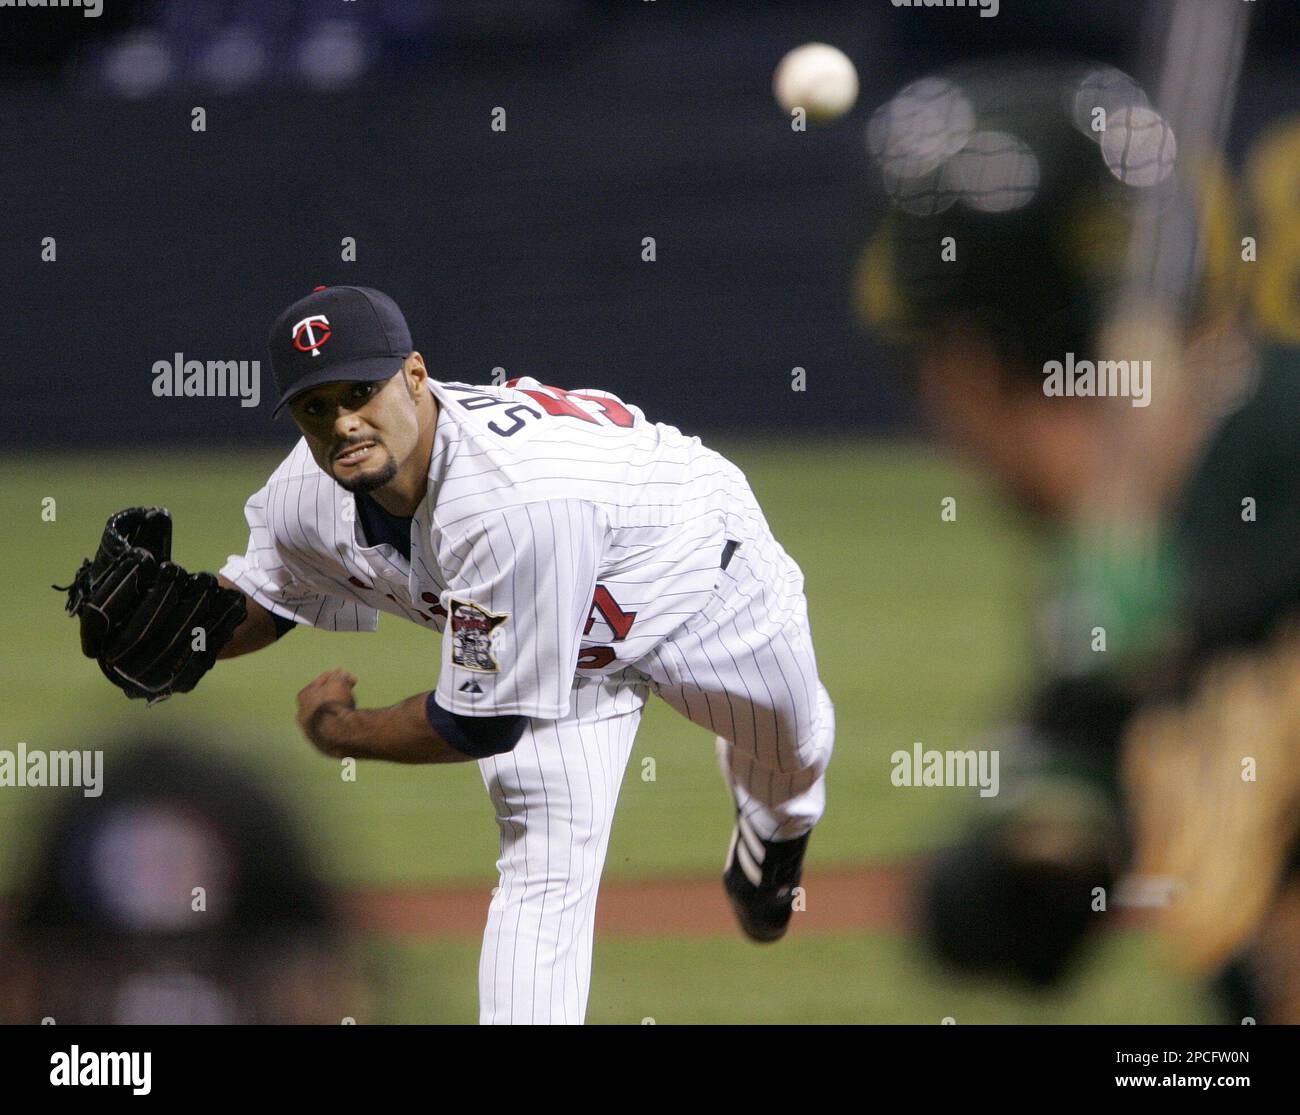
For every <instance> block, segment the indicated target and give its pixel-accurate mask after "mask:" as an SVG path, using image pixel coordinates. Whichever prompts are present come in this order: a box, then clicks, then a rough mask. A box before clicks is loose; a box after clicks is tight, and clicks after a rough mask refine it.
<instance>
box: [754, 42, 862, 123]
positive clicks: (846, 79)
mask: <svg viewBox="0 0 1300 1115" xmlns="http://www.w3.org/2000/svg"><path fill="white" fill-rule="evenodd" d="M772 92H773V93H774V94H775V95H776V99H777V101H778V102H779V103H780V105H781V107H782V108H784V109H785V110H786V112H790V111H792V110H793V109H795V108H802V109H803V110H804V111H805V112H806V113H807V114H808V119H809V120H813V121H818V122H823V121H827V120H834V119H835V118H836V117H838V116H843V115H844V114H845V113H846V112H848V111H849V109H851V108H852V107H853V102H854V101H856V100H857V99H858V71H857V69H856V68H855V67H854V65H853V63H852V62H850V61H849V57H848V55H847V54H845V53H844V52H843V51H842V50H838V49H837V48H835V47H833V46H831V45H830V44H829V43H805V44H804V45H803V46H799V47H795V48H794V50H792V51H790V53H789V54H787V55H786V56H785V57H784V58H782V59H781V62H780V64H779V65H778V66H777V67H776V73H775V74H774V75H773V76H772Z"/></svg>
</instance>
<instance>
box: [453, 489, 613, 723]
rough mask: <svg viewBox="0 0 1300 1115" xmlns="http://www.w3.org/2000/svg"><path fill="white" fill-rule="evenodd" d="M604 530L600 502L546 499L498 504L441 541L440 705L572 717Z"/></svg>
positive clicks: (469, 711)
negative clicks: (500, 507) (443, 610)
mask: <svg viewBox="0 0 1300 1115" xmlns="http://www.w3.org/2000/svg"><path fill="white" fill-rule="evenodd" d="M608 531H609V521H608V519H607V518H606V516H605V513H604V512H603V511H602V510H601V509H600V508H599V507H598V506H597V505H595V504H592V503H588V502H586V501H583V500H548V501H546V502H544V503H532V504H524V505H521V506H519V507H511V508H507V509H504V510H498V511H492V512H490V513H489V514H486V515H484V516H483V517H482V518H481V519H476V520H475V521H473V522H472V523H470V524H467V528H466V529H465V530H464V532H463V533H460V534H459V535H458V537H456V538H455V539H454V540H447V541H445V542H444V546H445V557H444V559H443V560H444V568H446V569H448V570H449V571H450V573H449V576H448V579H447V589H446V591H445V592H444V593H443V594H442V600H441V602H442V606H443V607H444V608H446V610H447V624H446V627H445V629H444V632H443V637H442V671H441V673H440V674H439V675H438V687H437V689H436V690H435V696H436V699H437V701H438V704H440V705H441V706H442V707H443V708H444V709H446V710H447V711H448V712H454V713H459V714H461V715H464V716H506V715H510V714H514V715H519V716H528V717H534V718H537V719H541V720H556V719H559V718H560V717H562V716H565V715H567V714H568V711H569V702H570V698H571V690H572V688H573V679H574V674H575V671H576V670H577V667H578V651H579V644H580V643H581V641H582V635H583V627H584V625H585V624H586V621H587V617H588V615H589V613H590V611H591V602H592V597H593V594H594V593H595V590H596V579H597V576H598V570H599V566H600V560H601V556H602V554H603V552H604V546H605V540H606V537H607V535H608Z"/></svg>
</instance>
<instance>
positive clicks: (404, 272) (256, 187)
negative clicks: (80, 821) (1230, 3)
mask: <svg viewBox="0 0 1300 1115" xmlns="http://www.w3.org/2000/svg"><path fill="white" fill-rule="evenodd" d="M219 7H220V6H218V8H219ZM232 7H234V8H240V7H243V8H244V10H245V12H246V13H247V18H249V19H250V20H256V19H259V18H261V19H263V20H265V19H266V18H267V17H266V13H267V12H273V13H275V14H276V16H277V18H278V19H280V23H278V24H276V26H275V27H274V28H271V29H270V30H268V31H267V37H266V41H267V42H269V43H273V44H279V45H278V46H277V48H276V49H278V50H280V52H281V53H280V54H273V55H272V57H271V59H270V63H269V65H268V67H267V69H266V74H265V79H264V80H262V81H259V82H256V83H252V84H250V86H249V87H248V88H247V89H245V90H242V91H234V92H219V91H217V90H215V89H213V88H211V87H210V86H208V87H205V85H204V83H203V81H202V80H201V78H200V77H198V76H194V75H196V74H199V73H200V71H201V66H199V64H198V63H197V62H195V59H196V58H198V54H197V53H196V51H197V47H196V46H195V44H202V43H203V42H204V41H206V40H205V38H204V36H205V35H209V34H210V33H211V31H212V28H213V27H216V26H218V25H219V24H220V22H221V20H222V19H223V18H227V17H228V11H229V9H227V17H223V16H221V15H220V14H219V13H218V14H215V15H213V14H211V13H210V12H209V16H210V19H209V22H208V23H205V22H203V19H207V18H209V17H208V16H204V14H203V13H204V12H208V11H209V10H208V8H207V7H205V6H204V5H202V4H180V3H178V4H176V5H174V6H173V7H172V8H170V9H164V8H158V7H156V6H154V5H150V4H136V5H128V6H125V7H120V8H119V9H117V12H116V14H113V13H111V12H106V18H105V20H104V21H103V22H102V24H100V25H98V26H96V27H94V28H90V29H89V30H87V25H89V24H96V23H97V21H94V20H84V19H82V20H81V22H77V20H78V19H79V18H80V16H79V14H76V13H57V14H56V13H39V14H40V15H42V16H44V17H45V19H46V20H47V22H46V23H42V22H41V21H40V20H38V19H36V18H35V17H36V16H37V14H38V13H36V12H33V11H27V12H17V13H15V12H14V11H12V10H9V11H5V12H3V13H0V19H9V18H10V17H11V16H13V15H18V16H22V17H24V19H25V22H22V23H15V25H14V27H15V29H16V30H17V31H19V32H21V34H19V35H17V36H10V37H9V38H8V39H7V40H6V42H7V44H8V45H7V46H6V47H5V53H6V63H7V67H6V70H5V76H6V78H7V85H6V87H5V88H4V90H3V94H4V95H3V97H2V98H0V135H2V136H3V137H4V140H5V143H4V150H5V152H6V157H5V158H4V159H3V160H0V197H2V198H3V213H2V214H0V358H2V359H3V361H4V369H5V378H6V381H7V382H8V383H9V384H11V385H13V386H14V389H15V390H16V392H17V394H16V396H15V395H14V394H13V393H11V394H10V398H11V400H12V399H14V398H16V399H17V401H18V403H19V404H20V406H19V411H18V417H17V421H16V422H15V423H14V425H15V426H16V429H17V436H18V438H19V440H20V441H22V442H25V443H29V444H34V445H45V446H59V447H75V446H78V445H89V444H96V445H99V444H117V445H123V446H134V445H138V444H140V443H142V442H148V443H152V442H161V441H166V442H178V441H184V442H197V441H209V440H210V441H213V442H217V443H227V444H231V443H235V442H239V443H243V442H245V441H247V440H248V439H259V440H260V439H267V440H272V441H284V440H288V439H289V438H290V437H292V436H293V430H292V426H291V424H290V423H289V421H288V420H287V419H282V420H281V421H280V422H279V423H275V424H273V423H272V422H271V420H270V417H269V415H270V409H271V405H272V404H271V399H272V396H273V394H274V388H273V385H272V383H271V380H270V369H269V364H268V362H267V359H266V355H265V340H266V330H267V327H268V325H269V323H270V321H271V320H272V319H273V318H274V316H275V315H276V313H277V312H278V311H279V310H280V309H281V308H282V307H283V306H284V305H285V304H287V303H288V302H289V301H291V300H293V299H295V298H297V297H299V296H300V295H301V294H303V293H305V292H306V291H307V290H308V289H310V288H311V287H312V286H314V285H316V284H318V283H329V284H335V283H345V282H350V283H359V284H363V285H372V286H378V287H380V288H382V289H384V290H386V291H388V292H389V293H391V294H392V295H393V296H394V297H395V298H396V299H397V300H398V302H399V304H401V305H402V306H403V307H404V309H405V311H406V313H407V316H408V319H409V320H410V323H411V327H412V331H413V333H414V335H415V340H416V344H417V346H418V347H419V348H420V350H421V351H422V352H423V353H424V354H425V356H426V359H427V360H428V361H429V363H430V365H431V367H432V369H433V370H434V374H435V375H436V376H438V377H439V378H446V379H465V380H470V381H486V380H487V379H488V378H490V376H491V372H492V369H493V368H494V367H496V366H501V367H504V368H505V369H506V371H507V373H508V374H509V375H512V376H514V375H524V374H532V375H535V376H537V377H538V378H540V379H542V380H544V381H546V382H551V383H555V384H558V385H560V386H566V387H585V386H598V387H606V388H609V389H611V390H614V391H617V392H619V393H621V394H622V395H624V396H625V397H626V398H628V399H629V400H631V401H633V402H636V403H638V404H639V405H641V406H642V407H643V408H644V409H645V410H646V412H647V414H649V415H650V417H652V418H655V419H661V420H664V421H670V422H674V423H677V424H679V425H681V426H683V427H684V428H687V429H689V430H691V431H699V432H704V433H708V432H714V431H722V430H771V431H779V430H804V431H806V430H827V431H830V430H841V431H842V430H862V431H871V430H884V429H892V428H896V427H897V426H898V425H899V423H900V422H906V421H907V409H906V406H905V404H904V402H903V401H902V400H901V399H900V397H899V395H898V393H897V392H895V391H894V390H892V389H891V386H890V379H891V363H890V361H891V358H890V355H889V354H888V353H886V352H884V351H882V350H880V349H878V348H877V347H876V346H875V345H873V344H872V343H871V342H869V341H868V340H867V338H865V337H864V335H863V334H862V333H861V332H860V331H859V329H858V328H857V327H856V325H855V324H854V321H853V318H852V314H851V307H850V284H849V276H850V273H851V267H852V262H853V258H854V253H855V249H856V248H857V247H858V246H859V245H860V243H861V241H862V239H863V236H864V233H865V221H866V217H867V214H866V212H865V209H864V197H865V189H864V183H865V181H866V172H867V156H866V152H865V147H864V143H863V125H864V123H865V120H866V117H867V115H868V114H869V113H870V110H871V109H872V108H873V107H875V105H877V104H879V103H881V102H882V101H883V100H884V99H886V98H887V97H888V96H889V95H890V93H891V92H893V91H894V90H895V89H896V88H897V86H898V85H900V84H902V83H903V82H904V81H907V80H910V79H911V78H914V77H916V76H919V75H920V74H921V73H923V72H925V71H926V70H927V69H930V68H932V67H933V66H934V65H936V64H939V63H941V62H943V61H946V60H948V59H949V58H951V57H954V56H956V55H957V54H958V53H960V54H962V55H963V56H967V57H969V55H970V53H971V51H972V50H973V49H975V48H976V47H979V46H987V47H989V48H992V49H998V48H1007V47H1017V46H1024V45H1032V44H1042V43H1048V44H1057V45H1062V46H1070V47H1072V48H1074V49H1079V50H1085V51H1087V52H1089V53H1090V54H1092V55H1093V56H1096V57H1100V58H1102V59H1104V60H1107V61H1111V62H1114V63H1116V64H1119V65H1122V66H1126V67H1128V68H1137V67H1135V66H1134V65H1133V62H1134V59H1133V58H1132V57H1131V56H1132V55H1133V54H1134V53H1135V51H1136V50H1137V49H1138V47H1139V45H1140V36H1139V33H1138V27H1139V24H1140V16H1141V14H1142V13H1141V11H1140V8H1141V6H1140V5H1134V4H1128V3H1123V4H1119V3H1109V2H1107V3H1097V4H1087V5H1077V4H1074V5H1068V6H1063V7H1058V6H1055V5H1051V6H1050V7H1051V8H1052V10H1053V11H1054V13H1055V15H1054V18H1052V19H1048V18H1044V14H1043V6H1041V5H1032V6H1030V5H1027V4H1025V3H1023V2H1022V3H1019V4H1017V3H1015V0H1004V2H1003V4H1002V12H1001V14H1000V16H999V18H997V19H981V18H979V16H978V14H977V13H976V12H974V11H968V12H954V11H946V12H935V11H904V10H899V9H895V8H893V7H892V6H891V5H889V4H888V3H886V2H884V0H881V3H879V4H865V3H858V4H800V5H789V6H780V5H775V6H771V7H767V6H765V10H764V12H763V14H756V13H755V12H753V11H751V10H749V8H748V6H744V5H729V4H701V5H692V6H689V7H685V8H678V7H674V6H670V5H669V4H666V3H663V4H660V3H643V4H640V5H637V4H618V5H614V4H589V5H582V4H569V5H565V4H556V5H521V6H519V7H518V8H517V9H516V10H515V12H514V15H513V16H507V15H504V14H502V12H503V11H504V10H505V9H506V8H508V7H509V6H492V5H488V6H485V7H484V8H482V9H480V12H479V15H477V16H473V17H471V16H469V15H467V14H466V12H467V11H472V10H473V6H472V5H471V6H464V7H462V8H454V9H453V8H452V7H451V6H441V7H440V6H438V5H429V6H428V8H427V9H426V12H432V13H434V14H433V16H431V17H430V19H431V22H425V23H420V24H419V25H418V26H415V28H414V29H412V27H410V26H405V27H404V26H403V25H401V24H400V23H399V24H396V25H390V24H383V25H382V26H380V25H374V26H370V27H367V28H366V29H365V30H366V36H365V37H364V41H365V42H366V43H367V44H368V49H369V55H368V58H369V63H368V65H367V66H366V68H365V72H364V73H362V74H359V75H356V76H355V77H354V78H352V79H349V80H348V81H347V82H345V83H343V84H344V86H345V87H342V88H338V89H336V90H334V91H328V90H322V89H321V88H320V87H319V83H318V85H317V87H316V88H310V87H307V86H304V85H303V84H302V83H298V82H295V81H293V80H291V79H290V78H289V77H287V76H286V74H287V67H288V62H289V61H291V60H292V57H293V55H292V49H293V46H294V43H295V41H296V35H297V32H296V31H295V28H296V27H299V26H301V27H303V28H307V27H310V26H312V20H313V19H316V18H318V17H319V10H320V5H310V4H287V5H285V4H281V5H274V4H268V5H265V6H252V7H247V6H241V5H234V6H232ZM344 7H345V8H346V7H351V6H350V5H345V6H344ZM357 7H360V5H358V6H357ZM337 8H338V5H331V6H330V11H336V10H337ZM380 9H381V10H383V11H390V10H391V11H398V10H399V9H400V10H401V11H405V10H406V9H405V8H403V7H402V6H401V5H393V4H389V5H387V6H385V5H380ZM124 12H125V13H127V14H126V15H123V13H124ZM160 12H162V13H164V14H163V15H160V14H159V13H160ZM177 12H189V13H191V14H192V13H195V12H197V13H198V15H196V16H194V20H191V22H190V23H185V22H184V21H179V23H178V17H177ZM520 12H523V13H525V15H527V14H528V13H532V12H536V13H540V14H539V15H538V18H536V19H535V20H534V21H533V22H531V23H530V22H527V21H526V20H525V21H523V22H521V21H520V16H519V13H520ZM167 13H169V14H167ZM258 13H261V15H260V16H259V15H258ZM1035 13H1037V14H1035ZM108 15H112V17H113V18H112V19H111V20H110V19H108V18H107V16H108ZM200 17H203V18H200ZM150 20H152V21H153V24H152V25H153V26H154V27H155V29H156V30H158V31H159V33H160V34H161V36H162V39H161V41H163V42H165V43H166V44H168V46H169V47H170V48H171V49H173V52H174V55H175V58H176V60H177V61H176V68H175V73H176V76H175V77H174V78H173V79H172V80H170V81H169V82H167V83H165V84H163V85H162V86H161V87H160V88H158V89H157V90H156V91H154V92H153V93H152V94H151V95H148V96H123V95H121V94H120V91H119V92H117V93H115V92H114V91H113V90H112V89H111V88H110V87H109V85H110V83H109V82H108V81H107V79H106V77H105V74H106V73H108V71H109V69H110V67H111V63H112V55H111V51H112V49H113V44H114V43H115V42H118V41H120V38H121V36H122V35H123V34H124V33H127V32H124V31H123V28H124V27H125V28H127V29H128V31H129V29H130V28H131V27H132V26H134V23H133V22H132V21H139V22H141V23H143V24H145V25H148V24H149V21H150ZM195 20H197V23H195V22H194V21H195ZM54 21H58V22H57V26H56V23H55V22H54ZM169 21H170V22H169ZM295 21H297V22H295ZM390 23H391V21H390ZM191 24H193V25H191ZM394 26H396V31H394ZM64 27H66V28H67V29H68V30H67V32H66V34H67V36H68V37H67V41H66V42H64V43H62V44H60V43H58V42H57V41H56V40H57V37H58V34H62V33H63V32H62V31H61V30H60V29H61V28H64ZM56 32H57V34H56ZM23 35H27V36H29V47H30V49H26V50H24V49H22V43H23ZM96 35H99V38H96V37H95V36H96ZM0 38H3V35H0ZM809 39H824V40H827V41H830V42H833V43H835V44H836V45H838V46H840V47H841V48H842V49H844V50H845V51H846V52H847V53H849V55H850V56H851V57H852V58H853V59H854V61H855V62H856V63H857V65H858V67H859V71H860V74H861V77H862V83H863V89H862V94H861V97H860V100H859V104H858V107H857V108H856V109H855V111H854V112H853V114H852V115H851V116H850V117H848V118H847V119H845V120H842V121H840V122H837V123H836V124H834V125H832V126H829V127H826V128H822V129H812V130H810V131H809V132H808V133H806V134H796V133H793V132H792V131H791V129H790V127H789V123H788V119H787V118H786V117H785V116H784V114H783V113H782V112H781V111H780V110H779V109H778V108H777V107H776V105H775V102H774V101H773V99H772V96H771V93H770V84H771V74H772V69H773V67H774V65H775V63H776V62H777V61H778V60H779V58H780V57H781V55H782V54H783V53H784V52H785V51H786V50H788V49H790V48H791V47H793V46H795V45H798V44H799V43H801V42H804V41H807V40H809ZM15 43H17V44H18V45H17V46H15V45H14V44H15ZM52 43H53V45H51V44H52ZM38 45H39V49H38ZM285 51H288V52H289V53H287V54H286V53H284V52H285ZM187 59H188V60H189V61H188V62H187V61H186V60H187ZM282 63H283V65H282ZM187 67H188V68H187ZM1256 80H1258V81H1259V82H1260V88H1261V90H1266V89H1269V88H1272V87H1273V84H1274V83H1273V82H1272V80H1271V79H1268V80H1264V79H1263V78H1258V79H1256ZM1290 95H1291V96H1292V98H1294V89H1292V90H1291V92H1290ZM1251 103H1252V101H1251V98H1250V97H1244V98H1243V107H1245V108H1246V109H1247V110H1249V109H1250V107H1251ZM1255 103H1256V104H1257V103H1258V98H1256V99H1255ZM1293 103H1294V99H1293ZM196 105H201V106H203V107H204V108H205V110H206V112H207V130H206V131H205V132H199V133H196V132H194V131H193V130H192V129H191V116H190V113H191V109H192V108H193V107H194V106H196ZM498 105H499V106H502V107H504V108H505V109H506V111H507V121H508V127H507V131H506V132H505V133H497V132H493V131H492V130H491V129H490V126H489V124H490V114H491V110H492V109H493V108H494V107H495V106H498ZM45 236H53V237H55V238H56V241H57V251H58V259H57V261H56V262H53V263H46V262H42V261H41V258H40V248H41V244H40V242H41V239H42V237H45ZM345 236H350V237H354V238H355V240H356V243H357V260H356V262H347V263H345V262H342V261H341V260H340V251H341V246H340V241H341V240H342V238H343V237H345ZM645 236H653V237H655V238H656V241H657V251H658V260H657V262H654V263H646V262H642V260H641V258H640V257H641V240H642V237H645ZM176 352H181V353H184V355H185V357H186V358H189V359H200V360H238V359H260V360H262V362H263V368H262V374H263V386H262V404H261V406H259V407H258V408H256V409H249V408H241V407H240V406H239V405H238V403H237V401H236V400H233V399H215V400H214V399H188V400H185V399H181V400H175V399H158V398H155V397H154V396H153V395H152V393H151V385H152V378H153V377H152V372H151V369H152V366H153V363H154V361H156V360H160V359H170V358H171V357H172V355H173V354H174V353H176ZM796 365H798V366H802V367H804V368H805V369H806V370H807V383H808V389H807V391H806V392H803V393H793V392H791V391H790V390H789V383H790V373H791V369H792V368H793V367H795V366H796ZM11 417H13V415H12V413H11Z"/></svg>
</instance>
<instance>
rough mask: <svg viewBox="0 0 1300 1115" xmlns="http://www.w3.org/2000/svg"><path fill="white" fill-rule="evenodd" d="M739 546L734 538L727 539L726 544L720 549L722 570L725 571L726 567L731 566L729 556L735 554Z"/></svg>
mask: <svg viewBox="0 0 1300 1115" xmlns="http://www.w3.org/2000/svg"><path fill="white" fill-rule="evenodd" d="M739 546H740V543H739V542H737V541H736V540H735V539H734V538H728V539H727V544H726V545H725V546H723V547H722V568H723V569H726V568H727V566H728V565H730V564H731V555H732V554H734V553H735V552H736V549H737V548H738V547H739Z"/></svg>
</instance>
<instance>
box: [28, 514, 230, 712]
mask: <svg viewBox="0 0 1300 1115" xmlns="http://www.w3.org/2000/svg"><path fill="white" fill-rule="evenodd" d="M171 552H172V518H171V515H170V514H169V513H168V512H167V511H166V509H164V508H161V507H131V508H128V509H127V510H125V511H119V512H118V513H117V514H116V515H113V516H112V517H111V518H110V519H109V520H108V524H107V525H106V526H105V527H104V535H103V537H102V538H101V539H100V543H99V549H98V550H97V551H96V552H95V556H94V557H93V558H87V559H86V560H85V561H83V562H82V563H81V568H79V569H78V570H77V575H76V577H74V578H73V582H72V584H71V585H66V586H63V587H60V586H59V585H54V586H52V587H54V588H56V589H58V590H59V591H60V592H66V593H67V594H68V605H67V610H68V612H69V613H71V614H72V615H74V616H76V617H77V618H78V619H80V620H81V650H82V653H83V654H85V655H86V657H87V658H94V659H95V660H96V661H98V663H99V668H100V669H101V670H102V671H103V672H104V676H105V677H106V678H108V680H109V681H111V682H112V683H113V684H114V685H116V686H117V687H118V688H119V689H121V690H122V691H123V692H124V693H126V695H127V696H128V697H133V698H134V697H140V698H143V699H145V700H147V701H148V702H149V703H150V704H151V705H152V704H154V703H156V702H158V701H163V700H166V699H167V698H168V697H170V696H171V695H172V694H173V693H188V692H189V691H190V690H191V689H193V688H194V687H195V686H196V685H197V684H198V683H199V678H201V677H202V676H203V675H204V674H205V673H207V672H208V670H210V669H211V668H212V665H213V663H214V662H216V660H217V655H218V654H219V653H220V651H221V648H222V647H224V646H225V645H226V643H228V642H229V641H230V637H231V636H232V635H233V634H234V633H235V629H236V628H237V627H238V626H239V625H240V624H241V623H242V622H243V620H244V615H245V611H246V608H245V603H244V594H243V593H241V592H237V591H236V590H234V589H228V588H223V587H222V586H221V585H220V584H218V583H217V578H216V577H215V576H213V575H212V574H211V573H187V572H186V571H185V570H184V569H182V568H181V567H180V566H179V565H177V564H176V563H175V562H173V561H172V560H171ZM196 648H197V649H196Z"/></svg>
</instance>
